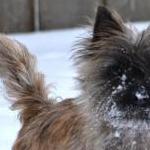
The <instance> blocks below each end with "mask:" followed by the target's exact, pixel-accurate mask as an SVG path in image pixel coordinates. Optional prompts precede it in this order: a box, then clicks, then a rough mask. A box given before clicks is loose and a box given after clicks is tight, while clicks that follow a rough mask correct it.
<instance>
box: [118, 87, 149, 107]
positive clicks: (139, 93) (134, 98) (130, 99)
mask: <svg viewBox="0 0 150 150" xmlns="http://www.w3.org/2000/svg"><path fill="white" fill-rule="evenodd" d="M119 97H120V98H119V99H118V101H117V103H118V105H120V106H122V108H124V107H126V106H127V107H128V106H133V107H134V106H136V107H149V106H150V96H149V94H148V92H147V90H146V88H145V87H144V86H140V87H138V88H131V89H129V90H127V91H126V92H125V93H123V94H122V96H121V95H120V96H119Z"/></svg>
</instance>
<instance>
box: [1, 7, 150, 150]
mask: <svg viewBox="0 0 150 150" xmlns="http://www.w3.org/2000/svg"><path fill="white" fill-rule="evenodd" d="M81 47H82V48H80V49H79V48H78V50H77V51H76V52H75V56H74V58H75V62H76V65H77V68H78V71H79V75H78V81H79V85H80V88H81V95H80V96H79V97H78V98H76V99H66V100H64V101H62V102H60V103H56V102H55V100H54V99H52V98H48V88H47V86H46V85H45V81H44V75H43V74H42V73H40V72H38V71H37V69H36V60H35V57H34V56H33V55H31V54H30V53H29V52H28V50H27V49H26V48H25V46H23V45H22V44H21V43H19V42H17V41H13V40H11V39H9V38H7V37H6V36H4V35H1V36H0V76H1V78H2V80H3V83H4V86H5V88H6V93H7V95H8V98H9V100H10V101H11V103H12V108H14V109H18V110H19V111H20V121H21V123H22V127H21V129H20V131H19V133H18V137H17V139H16V141H15V143H14V146H13V148H12V150H148V149H150V132H149V131H150V121H149V116H150V110H149V107H148V106H149V102H147V103H146V105H142V107H139V106H138V105H133V104H132V103H133V101H132V98H135V97H131V93H134V91H133V89H134V90H135V89H136V88H137V87H141V88H144V89H143V90H144V91H146V94H147V95H148V96H149V95H150V94H149V93H150V90H149V89H150V85H149V83H150V78H149V77H150V69H149V66H150V29H149V28H148V29H146V30H145V31H143V32H142V33H137V34H135V33H134V31H132V30H131V29H129V28H128V27H127V26H126V25H125V24H124V22H123V21H122V19H121V17H120V16H119V15H118V14H117V13H116V12H112V11H110V10H108V9H107V8H105V7H99V8H98V11H97V16H96V21H95V25H94V29H93V33H92V36H91V37H90V38H88V39H86V40H84V42H83V44H82V46H81ZM120 84H121V86H122V88H120V91H119V85H120ZM132 96H133V95H132ZM134 96H135V95H134ZM148 96H147V97H148ZM148 98H149V97H148ZM148 100H149V99H148ZM148 100H147V101H148Z"/></svg>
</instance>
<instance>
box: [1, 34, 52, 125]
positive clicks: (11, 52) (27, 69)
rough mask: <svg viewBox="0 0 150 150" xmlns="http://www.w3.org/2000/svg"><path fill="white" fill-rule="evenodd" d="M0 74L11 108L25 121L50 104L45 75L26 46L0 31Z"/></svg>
mask: <svg viewBox="0 0 150 150" xmlns="http://www.w3.org/2000/svg"><path fill="white" fill-rule="evenodd" d="M0 77H1V78H2V81H3V83H4V86H5V88H6V94H7V96H8V98H9V100H10V101H11V102H12V108H14V109H19V110H20V118H21V121H23V122H27V121H29V120H30V118H33V117H34V116H36V115H38V114H39V113H40V112H42V111H43V109H47V108H48V107H51V103H52V102H51V101H49V100H48V89H47V87H46V86H45V83H44V76H43V74H41V73H40V72H38V71H37V70H36V60H35V57H34V56H32V55H31V54H30V53H29V52H28V50H27V49H26V47H25V46H23V45H22V44H20V43H19V42H17V41H13V40H11V39H9V38H7V37H6V36H5V35H0Z"/></svg>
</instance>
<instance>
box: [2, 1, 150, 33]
mask: <svg viewBox="0 0 150 150" xmlns="http://www.w3.org/2000/svg"><path fill="white" fill-rule="evenodd" d="M98 5H105V6H108V7H110V8H113V9H115V10H117V11H118V12H119V13H120V14H121V15H122V16H123V18H124V19H125V20H127V21H147V20H149V19H150V1H149V0H0V32H5V33H10V32H11V33H12V32H30V31H38V30H50V29H62V28H72V27H78V26H80V25H85V24H88V21H89V20H93V18H94V16H95V11H96V6H98Z"/></svg>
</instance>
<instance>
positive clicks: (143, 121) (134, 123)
mask: <svg viewBox="0 0 150 150" xmlns="http://www.w3.org/2000/svg"><path fill="white" fill-rule="evenodd" d="M104 118H105V121H106V122H108V123H109V124H110V125H111V126H112V127H113V128H118V129H128V130H132V131H135V132H136V131H144V130H150V109H149V108H138V107H137V108H136V107H130V106H129V107H128V108H125V109H120V108H118V107H117V105H116V104H113V105H112V106H111V107H110V109H109V111H107V112H106V114H105V117H104Z"/></svg>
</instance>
